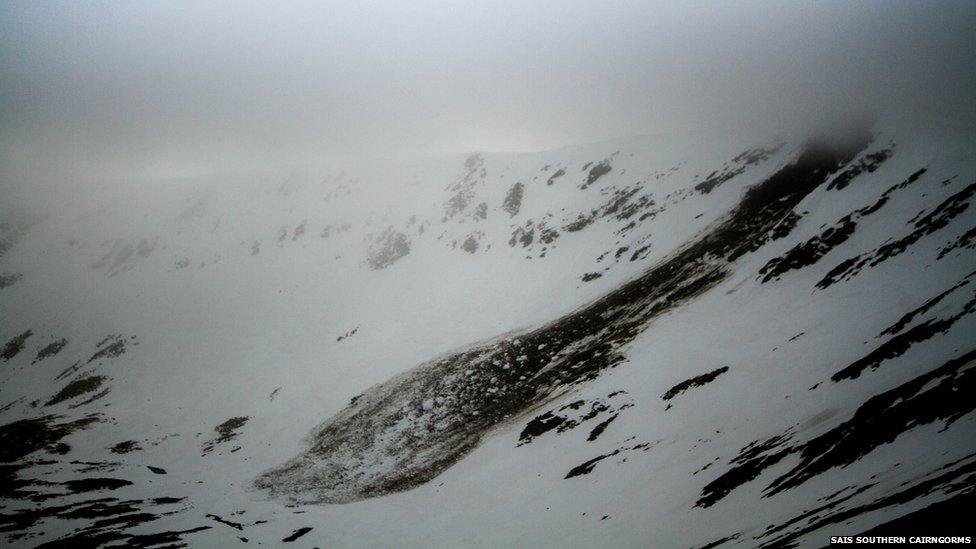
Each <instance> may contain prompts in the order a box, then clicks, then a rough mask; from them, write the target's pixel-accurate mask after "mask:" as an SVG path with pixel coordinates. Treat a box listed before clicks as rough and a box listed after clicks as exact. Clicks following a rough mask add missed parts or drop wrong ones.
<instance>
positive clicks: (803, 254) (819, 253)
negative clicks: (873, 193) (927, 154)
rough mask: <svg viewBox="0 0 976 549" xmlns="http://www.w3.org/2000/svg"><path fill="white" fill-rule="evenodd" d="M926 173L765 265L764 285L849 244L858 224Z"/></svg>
mask: <svg viewBox="0 0 976 549" xmlns="http://www.w3.org/2000/svg"><path fill="white" fill-rule="evenodd" d="M925 172H926V169H925V168H922V169H920V170H918V171H916V172H915V173H913V174H912V175H910V176H909V177H908V179H906V180H904V181H902V182H901V183H898V184H897V185H894V186H892V187H890V188H889V189H888V190H886V191H885V192H884V193H882V194H881V197H880V198H878V200H877V201H876V202H875V203H874V204H871V205H870V206H865V207H863V208H859V209H857V210H854V211H853V212H851V213H849V214H847V215H845V216H844V217H842V218H841V219H840V220H838V221H837V224H836V225H834V226H833V227H829V228H827V229H825V230H824V231H823V232H822V233H820V234H819V235H818V236H815V237H813V238H811V239H810V240H808V241H806V242H804V243H802V244H797V245H796V246H794V247H793V248H790V250H789V251H787V252H786V253H785V254H783V255H782V256H780V257H774V258H773V259H771V260H769V262H768V263H766V265H764V266H763V267H762V268H761V269H759V274H760V275H761V277H760V278H761V280H762V282H769V281H771V280H775V279H777V278H779V277H780V276H782V275H784V274H785V273H787V272H789V271H792V270H797V269H802V268H804V267H808V266H810V265H813V264H815V263H816V262H817V261H819V260H820V258H822V257H823V256H825V255H827V254H828V253H829V252H830V251H831V250H833V249H834V248H836V247H837V246H840V245H841V244H843V243H844V242H847V240H848V239H849V238H850V237H851V235H853V234H854V231H855V230H856V229H857V222H858V221H860V220H861V219H863V218H865V217H867V216H869V215H871V214H873V213H875V212H877V211H878V210H880V209H881V208H882V207H883V206H884V205H885V204H887V203H888V200H889V199H890V197H891V194H892V193H894V192H895V191H898V190H901V189H904V188H906V187H908V186H909V185H911V184H912V183H914V182H915V181H917V180H918V178H919V177H921V176H922V175H923V174H924V173H925ZM845 173H847V172H845ZM842 175H843V174H842ZM839 177H840V176H838V178H839ZM836 180H837V178H835V179H834V181H836ZM840 188H843V187H840Z"/></svg>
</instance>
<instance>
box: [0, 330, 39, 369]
mask: <svg viewBox="0 0 976 549" xmlns="http://www.w3.org/2000/svg"><path fill="white" fill-rule="evenodd" d="M33 334H34V332H32V331H31V330H27V331H26V332H24V333H22V334H20V335H18V336H14V337H13V338H12V339H11V340H10V341H8V342H7V344H6V345H4V346H3V351H2V352H0V358H2V359H3V360H4V362H6V361H8V360H10V359H11V358H13V357H15V356H17V355H18V354H20V352H21V351H23V350H24V345H25V343H26V342H27V338H29V337H30V336H32V335H33Z"/></svg>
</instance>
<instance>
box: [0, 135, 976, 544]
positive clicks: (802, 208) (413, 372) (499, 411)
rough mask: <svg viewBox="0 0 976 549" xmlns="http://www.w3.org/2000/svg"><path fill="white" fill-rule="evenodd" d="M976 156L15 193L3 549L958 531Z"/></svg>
mask: <svg viewBox="0 0 976 549" xmlns="http://www.w3.org/2000/svg"><path fill="white" fill-rule="evenodd" d="M974 154H976V143H974V142H973V139H972V136H971V135H965V136H953V135H948V134H945V133H940V132H924V131H901V130H896V129H895V128H894V127H888V126H885V125H884V124H880V123H879V124H876V125H875V126H874V127H864V128H858V129H855V130H853V131H847V132H844V134H843V135H840V134H837V135H833V134H826V135H822V136H819V137H816V138H812V139H803V140H795V141H791V140H789V139H780V140H777V139H770V140H768V141H765V142H762V141H760V142H744V141H743V140H742V139H741V138H738V137H736V136H730V135H722V134H702V135H696V136H666V137H645V138H629V139H623V140H619V141H613V142H605V143H598V144H590V145H582V146H574V147H569V148H564V149H559V150H555V151H548V152H539V153H531V154H487V153H476V154H471V155H464V156H459V157H451V158H440V159H428V160H417V161H377V162H372V163H366V162H360V163H358V164H349V165H328V166H318V165H316V166H307V167H301V168H294V169H280V170H268V171H266V172H256V173H246V174H237V175H228V176H224V177H208V178H192V179H188V180H180V181H167V182H157V183H153V184H152V185H143V186H139V185H109V184H106V185H104V187H101V188H85V189H79V190H77V191H76V192H70V191H65V192H64V194H63V195H62V196H54V197H51V200H49V201H48V204H47V207H46V208H41V209H37V208H34V209H31V208H27V207H23V206H22V205H19V204H16V203H7V204H4V205H3V212H2V216H3V217H2V219H0V231H2V232H0V254H2V255H0V275H2V276H0V346H2V349H0V382H2V386H0V479H2V480H0V482H2V485H0V486H2V489H0V540H3V541H2V543H0V544H2V545H4V546H11V547H84V546H105V547H123V546H128V547H176V546H184V545H187V546H194V547H232V546H239V545H242V544H247V543H249V544H257V543H261V544H264V545H272V546H276V545H279V544H289V543H294V544H295V545H297V546H309V547H344V546H349V547H354V546H386V547H392V546H397V547H402V546H412V547H430V546H451V547H453V546H487V547H504V546H530V547H591V546H594V545H600V546H621V547H629V546H657V547H702V546H708V547H715V546H723V547H732V546H741V547H756V546H761V547H792V546H803V547H806V546H814V547H819V546H822V545H825V544H827V542H828V540H829V536H831V535H856V534H861V533H865V532H879V533H894V532H897V531H899V529H901V530H904V529H905V528H909V527H911V528H913V530H912V533H917V534H920V535H924V534H926V533H935V534H949V533H953V532H957V531H958V530H959V529H960V528H964V527H967V526H968V525H966V524H963V523H962V522H961V521H960V520H959V519H960V517H962V516H963V515H962V510H963V509H964V508H967V507H968V508H970V509H971V508H972V507H971V506H972V504H973V501H972V500H973V487H974V479H976V476H974V475H976V414H974V413H973V411H974V408H976V391H974V388H976V368H974V366H976V338H974V337H973V334H974V333H976V255H974V254H976V251H974V247H976V157H974Z"/></svg>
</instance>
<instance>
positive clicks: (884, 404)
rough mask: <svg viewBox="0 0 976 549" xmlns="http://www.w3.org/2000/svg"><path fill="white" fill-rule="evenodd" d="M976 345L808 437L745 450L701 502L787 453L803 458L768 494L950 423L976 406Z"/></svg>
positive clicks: (716, 496)
mask: <svg viewBox="0 0 976 549" xmlns="http://www.w3.org/2000/svg"><path fill="white" fill-rule="evenodd" d="M974 363H976V350H971V351H969V352H967V353H965V354H963V355H961V356H959V357H957V358H954V359H952V360H949V361H948V362H946V363H945V364H943V365H941V366H939V367H938V368H935V369H934V370H931V371H929V372H927V373H924V374H922V375H919V376H917V377H916V378H914V379H912V380H910V381H908V382H906V383H903V384H902V385H899V386H898V387H895V388H894V389H891V390H889V391H885V392H883V393H881V394H878V395H876V396H874V397H872V398H870V399H868V400H867V401H865V402H864V404H862V405H861V406H860V407H859V408H858V409H857V410H856V411H855V412H854V415H853V416H851V418H850V419H848V420H847V421H845V422H843V423H841V424H840V425H838V426H836V427H834V428H833V429H831V430H829V431H827V432H826V433H824V434H822V435H820V436H818V437H816V438H813V439H811V440H809V441H807V442H804V443H800V444H795V445H792V446H786V442H787V441H788V438H789V437H790V433H789V432H787V433H784V434H783V435H779V436H778V437H774V438H773V439H770V441H767V442H765V443H763V444H761V445H752V446H749V447H746V448H744V449H743V450H742V452H741V453H740V454H739V456H738V457H736V458H735V459H733V460H732V462H730V463H731V464H732V465H733V467H731V468H730V469H729V470H728V471H727V472H725V473H723V474H722V475H721V476H719V477H718V478H717V479H715V480H714V481H712V482H710V483H709V484H708V485H706V486H705V487H704V489H703V490H702V495H701V498H700V499H699V500H698V503H697V506H699V507H709V506H711V505H714V504H715V503H716V502H718V501H719V500H721V499H722V498H724V497H725V496H726V495H728V494H729V493H730V492H731V491H732V490H734V489H735V488H738V487H739V486H742V485H743V484H745V483H746V482H749V481H751V480H753V479H755V478H756V477H758V476H759V474H760V473H762V472H763V471H764V470H766V469H768V468H769V467H771V466H772V465H775V464H776V463H779V462H780V461H782V460H783V458H785V457H787V456H789V455H792V454H799V456H800V463H799V464H798V465H796V466H794V467H793V468H792V469H791V470H790V471H789V472H787V473H785V474H783V475H781V476H779V477H778V478H776V479H775V480H774V481H772V482H771V483H770V484H769V486H767V487H766V489H765V490H764V497H768V496H772V495H775V494H777V493H779V492H782V491H784V490H789V489H791V488H795V487H797V486H799V485H801V484H803V483H804V482H806V481H807V480H809V479H811V478H813V477H815V476H817V475H819V474H821V473H823V472H825V471H827V470H830V469H833V468H836V467H845V466H847V465H850V464H851V463H854V462H855V461H858V460H859V459H861V458H862V457H864V456H865V455H867V454H868V453H870V452H872V451H874V449H875V448H877V447H879V446H881V445H884V444H889V443H891V442H894V441H895V440H896V439H897V438H898V437H899V436H901V435H902V434H904V433H905V432H907V431H909V430H910V429H913V428H915V427H917V426H920V425H926V424H930V423H934V422H936V421H942V422H943V424H944V427H948V426H949V425H951V424H952V423H953V422H954V421H956V420H957V419H959V418H960V417H962V416H964V415H966V414H968V413H970V412H972V411H973V410H976V400H974V399H973V398H972V397H971V395H972V394H973V392H974V391H976V369H974V368H973V365H974Z"/></svg>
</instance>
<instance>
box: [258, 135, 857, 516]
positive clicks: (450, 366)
mask: <svg viewBox="0 0 976 549" xmlns="http://www.w3.org/2000/svg"><path fill="white" fill-rule="evenodd" d="M869 141H870V135H869V134H868V133H867V132H866V131H862V132H861V133H859V134H858V135H857V137H856V139H852V140H851V141H849V142H848V143H847V144H845V145H844V146H839V147H838V146H832V145H830V144H828V143H824V142H814V143H810V144H808V146H807V147H806V149H805V150H804V151H803V152H802V153H801V154H800V155H799V156H798V158H797V159H796V160H795V161H794V162H793V163H792V164H790V165H788V166H785V167H783V168H782V169H780V170H779V171H778V172H777V173H775V174H773V175H772V176H770V177H769V178H768V179H766V180H765V181H762V182H760V183H758V184H757V185H755V186H754V187H752V188H750V189H749V190H748V191H747V192H746V194H745V196H744V197H743V198H742V200H741V202H740V203H739V205H738V206H737V207H736V208H735V209H733V210H732V211H731V212H730V213H729V215H728V216H727V217H726V218H725V220H724V221H722V222H721V223H719V224H718V225H717V226H715V228H714V229H712V231H711V232H709V233H707V234H706V235H704V236H703V237H701V238H700V239H699V240H697V241H695V242H693V243H691V244H689V245H688V246H686V247H685V248H683V249H682V250H681V251H679V252H677V253H675V254H674V255H673V256H672V257H671V258H669V259H666V260H664V261H662V262H661V263H659V264H658V265H655V266H654V267H652V268H650V269H648V270H647V271H646V272H645V273H644V274H643V275H642V276H640V277H639V278H637V279H635V280H632V281H631V282H628V283H626V284H624V285H622V286H620V287H619V288H617V289H616V290H614V291H612V292H610V293H609V294H607V295H606V296H604V297H603V298H600V299H598V300H597V301H595V302H593V303H591V304H590V305H588V306H586V307H584V308H582V309H580V310H578V311H576V312H574V313H572V314H570V315H567V316H565V317H563V318H560V319H558V320H555V321H553V322H551V323H549V324H547V325H544V326H542V327H540V328H537V329H535V330H532V331H529V332H526V333H523V334H519V335H518V336H513V337H505V338H502V339H499V340H496V341H494V342H491V343H488V344H484V345H480V346H477V347H474V348H471V349H468V350H464V351H461V352H458V353H454V354H451V355H449V356H446V357H443V358H439V359H435V360H433V361H431V362H429V363H426V364H423V365H421V366H419V367H418V368H415V369H414V370H412V371H410V372H407V373H405V374H402V375H400V376H397V377H396V378H394V379H392V380H390V381H388V382H387V383H384V384H382V385H379V386H377V387H374V388H373V389H370V390H369V391H367V392H366V393H365V394H364V395H362V396H361V397H360V398H358V399H356V401H355V402H352V403H350V405H349V406H347V407H346V409H344V410H342V411H341V412H339V413H338V414H337V415H336V416H335V417H333V418H332V419H330V420H329V421H327V422H325V423H324V424H323V425H322V426H320V427H319V428H317V429H316V430H315V431H314V432H313V434H312V437H311V438H312V440H313V442H312V444H311V447H310V448H309V449H308V450H306V451H305V452H304V453H303V454H301V455H300V456H298V457H297V458H295V459H294V460H292V461H290V462H289V463H287V464H286V465H284V466H282V467H281V468H279V469H275V470H272V471H269V472H267V473H265V474H264V475H262V476H261V477H259V478H258V479H257V480H256V485H257V486H258V487H260V488H265V489H269V490H271V492H272V493H273V494H275V495H287V496H291V497H294V498H296V499H301V500H306V501H319V502H347V501H355V500H359V499H363V498H367V497H372V496H378V495H382V494H386V493H390V492H396V491H401V490H406V489H409V488H413V487H415V486H418V485H420V484H422V483H424V482H427V481H429V480H430V479H432V478H434V477H435V476H436V475H437V474H439V473H440V472H441V471H443V470H444V469H446V468H448V467H450V466H451V465H452V464H453V463H455V462H456V461H457V460H458V459H460V458H462V457H463V456H464V455H465V454H467V453H468V452H470V451H471V450H472V449H473V448H474V447H475V446H476V445H477V444H478V442H479V440H480V438H481V436H482V435H483V434H484V433H485V432H486V431H488V430H489V429H490V428H492V427H494V426H495V425H498V424H499V423H501V422H503V421H505V420H506V419H509V418H511V417H513V416H516V415H518V414H519V413H522V412H523V411H524V410H526V409H527V408H529V407H531V406H533V405H535V404H536V403H538V402H540V401H543V400H545V399H548V398H551V397H553V396H555V395H558V394H561V393H562V392H564V391H566V390H567V389H568V388H569V387H571V386H572V385H574V384H578V383H582V382H585V381H588V380H592V379H593V378H595V377H596V376H597V375H599V373H600V372H601V371H603V370H604V369H606V368H609V367H612V366H615V365H616V364H618V363H620V362H621V361H622V360H624V355H623V353H622V347H623V346H625V345H626V344H627V343H629V342H630V341H631V340H633V338H634V337H636V336H637V335H638V334H640V333H641V332H642V331H643V330H645V329H646V327H647V325H648V323H649V322H651V321H652V320H653V319H654V318H656V317H658V316H660V315H662V314H664V313H666V312H667V311H669V310H671V309H673V308H674V307H677V306H679V305H681V304H682V303H685V302H686V301H688V300H690V299H693V298H694V297H696V296H698V295H700V294H701V293H703V292H705V291H707V290H708V289H709V288H711V287H713V286H715V285H716V284H718V283H719V282H720V281H722V280H723V279H724V278H725V277H726V276H727V275H728V273H729V270H728V267H727V266H726V265H727V262H730V261H734V260H735V259H737V258H739V257H741V256H742V255H743V254H746V253H749V252H751V251H753V250H755V249H758V248H759V247H760V246H762V244H763V243H764V242H766V240H767V233H768V232H769V231H770V230H772V229H773V228H774V227H775V226H776V225H777V224H779V223H780V222H781V221H782V220H783V219H784V218H785V217H786V216H788V214H789V213H790V212H791V211H792V209H793V207H794V206H795V205H796V204H797V203H799V201H800V200H802V199H803V198H804V197H805V196H807V195H808V194H809V193H810V192H812V191H813V190H814V189H815V188H817V187H818V186H820V185H822V184H823V183H824V182H825V181H826V180H827V178H828V177H829V176H830V175H831V174H832V173H834V172H836V171H837V170H838V169H840V168H841V167H842V166H843V165H844V164H846V163H847V162H849V161H850V160H851V159H852V158H854V157H855V156H856V155H857V154H858V153H859V152H860V151H861V150H863V149H864V147H866V146H867V144H868V143H869Z"/></svg>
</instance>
